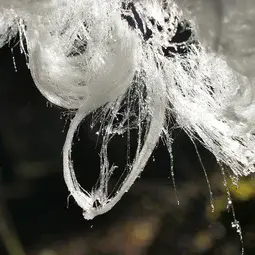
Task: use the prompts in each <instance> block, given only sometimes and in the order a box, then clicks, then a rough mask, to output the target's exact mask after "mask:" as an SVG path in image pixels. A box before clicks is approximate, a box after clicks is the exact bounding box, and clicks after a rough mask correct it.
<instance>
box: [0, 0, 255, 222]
mask: <svg viewBox="0 0 255 255" xmlns="http://www.w3.org/2000/svg"><path fill="white" fill-rule="evenodd" d="M237 2H238V3H237ZM239 2H240V3H239ZM0 13H1V15H0V47H2V46H4V45H5V44H7V43H8V42H9V41H10V40H11V39H12V38H14V37H18V38H19V40H20V43H19V45H20V48H21V50H22V52H23V53H24V55H25V57H26V59H27V65H28V68H29V69H30V71H31V75H32V77H33V80H34V83H35V85H36V86H37V88H38V89H39V91H40V92H41V93H42V95H43V96H45V97H46V98H47V99H48V100H49V101H50V102H51V103H53V104H55V105H57V106H60V107H63V108H65V109H68V110H72V111H74V112H75V115H74V117H73V119H72V120H71V123H70V127H69V130H68V133H67V136H66V141H65V144H64V148H63V163H64V164H63V168H64V178H65V182H66V184H67V187H68V189H69V191H70V194H71V195H72V196H73V197H74V199H75V200H76V202H77V204H78V205H79V206H80V207H81V208H82V209H83V215H84V217H85V218H86V219H92V218H94V217H95V216H97V215H100V214H103V213H105V212H107V211H109V210H110V209H111V208H112V207H113V206H114V205H115V204H116V203H117V202H118V201H119V200H120V199H121V197H122V196H123V195H124V194H125V192H127V191H128V190H129V188H130V187H131V186H132V184H133V183H134V181H135V180H136V178H137V177H138V176H139V175H140V174H141V172H142V171H143V169H144V167H145V166H146V163H147V161H148V159H149V158H150V156H151V154H152V152H153V150H154V148H155V146H156V145H157V143H158V141H159V139H164V141H167V142H166V145H167V146H168V147H169V148H168V149H169V152H170V151H171V132H172V128H173V127H172V125H171V122H170V120H172V119H175V121H176V123H177V126H178V127H181V128H182V129H183V130H185V131H186V133H187V134H188V135H189V136H190V137H191V138H192V139H197V140H199V141H200V142H201V143H202V144H203V145H204V146H205V147H206V148H207V149H208V150H209V151H211V152H212V153H213V154H214V155H215V157H216V159H217V161H218V162H220V163H223V164H226V165H227V166H229V167H230V168H231V169H232V171H233V173H234V174H235V175H237V176H242V175H245V176H247V175H249V174H250V173H253V172H255V168H254V163H255V148H254V147H255V135H254V130H253V129H254V121H255V101H254V91H255V90H254V74H255V72H254V71H253V68H254V66H255V65H254V63H255V58H254V54H255V42H254V40H253V38H254V33H255V32H254V31H255V30H254V27H255V2H254V1H253V0H242V1H234V0H233V1H231V0H228V1H219V0H218V1H216V0H215V1H214V0H176V1H173V0H168V1H167V0H133V1H126V0H111V1H106V0H44V1H39V0H38V1H37V0H1V1H0ZM99 108H100V111H101V114H100V115H99V116H101V122H102V123H104V127H103V128H102V129H101V133H102V137H103V142H102V150H101V154H100V160H101V167H100V175H99V181H98V182H97V184H96V185H95V187H94V188H93V189H92V191H85V190H84V189H83V188H82V187H81V186H80V184H79V183H78V181H77V179H76V176H75V172H74V167H73V162H72V157H71V154H72V144H73V138H74V135H75V133H76V131H77V129H78V127H79V125H80V124H81V122H82V121H83V120H84V118H85V117H86V116H87V115H88V114H90V113H92V112H94V111H95V110H97V109H99ZM95 121H97V120H95ZM131 129H136V130H137V131H138V135H137V148H136V152H135V156H134V158H133V159H130V163H129V164H128V165H127V167H126V169H123V171H124V170H125V171H127V172H128V174H127V175H126V177H125V178H124V179H123V180H122V183H120V185H119V186H118V187H117V190H116V192H115V193H113V194H111V195H110V192H109V191H108V183H109V181H110V178H111V175H112V173H113V172H114V169H115V167H116V166H115V165H111V164H110V163H109V161H108V157H107V148H108V144H109V142H110V140H111V139H112V138H113V137H114V136H115V135H119V134H123V133H125V132H129V131H130V130H131Z"/></svg>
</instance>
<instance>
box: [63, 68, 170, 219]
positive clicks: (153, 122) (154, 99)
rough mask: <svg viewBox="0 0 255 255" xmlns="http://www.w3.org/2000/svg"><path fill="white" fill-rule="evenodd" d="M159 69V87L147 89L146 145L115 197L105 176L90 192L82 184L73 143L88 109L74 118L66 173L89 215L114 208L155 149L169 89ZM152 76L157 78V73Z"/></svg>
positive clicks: (66, 152)
mask: <svg viewBox="0 0 255 255" xmlns="http://www.w3.org/2000/svg"><path fill="white" fill-rule="evenodd" d="M159 72H160V71H157V68H156V67H155V76H156V77H157V78H158V81H159V83H158V87H157V89H155V88H154V89H153V88H151V89H149V90H147V93H148V95H147V97H148V98H149V100H150V102H149V104H150V107H149V108H150V110H151V113H150V115H151V117H150V121H149V127H148V131H147V134H146V136H145V141H144V145H143V146H142V147H141V150H140V147H139V146H138V150H137V152H136V156H135V159H134V161H133V164H132V167H131V169H130V172H129V173H128V175H127V177H126V178H125V180H124V181H123V183H122V184H121V185H120V187H119V189H118V190H117V191H116V193H115V194H113V196H112V197H108V194H107V193H105V192H104V191H105V185H107V183H106V182H105V180H103V182H100V185H99V187H98V188H97V189H94V190H93V191H92V192H91V193H90V194H89V193H88V192H87V191H85V192H83V189H82V188H81V187H80V186H79V183H78V181H77V179H76V177H75V173H74V170H73V165H72V161H71V146H72V141H73V137H74V134H75V132H76V130H77V127H78V125H79V124H80V122H81V121H82V120H83V118H84V117H85V116H86V115H87V111H85V109H84V108H81V109H79V110H78V112H77V113H76V115H75V117H74V119H73V120H72V122H71V125H70V128H69V130H68V134H67V137H66V142H65V145H64V149H63V159H64V177H65V181H66V184H67V186H68V189H69V191H70V193H71V195H72V196H73V197H74V198H75V200H76V202H77V203H78V205H79V206H80V207H81V208H82V209H83V211H84V212H83V216H84V218H85V219H93V218H94V217H95V216H97V215H100V214H103V213H106V212H107V211H109V210H110V209H112V207H113V206H114V205H115V204H116V203H117V202H118V201H119V200H120V199H121V197H122V196H123V195H124V194H125V193H126V192H127V191H128V190H129V189H130V187H131V186H132V184H133V183H134V181H135V180H136V178H137V177H138V176H139V175H140V174H141V172H142V170H143V169H144V167H145V165H146V163H147V161H148V159H149V157H150V155H151V153H152V152H153V150H154V148H155V146H156V144H157V142H158V140H159V137H160V135H161V132H162V129H163V126H164V122H165V111H166V104H167V102H166V98H165V97H164V94H165V93H166V90H165V85H164V83H163V81H162V80H161V78H160V75H159V74H157V73H159ZM150 78H151V79H153V77H150ZM139 150H140V151H139ZM109 171H110V169H106V172H109ZM105 177H106V176H105V175H104V174H103V175H101V176H100V178H105ZM107 181H108V179H107ZM97 201H98V202H99V203H100V205H99V206H95V205H96V203H97Z"/></svg>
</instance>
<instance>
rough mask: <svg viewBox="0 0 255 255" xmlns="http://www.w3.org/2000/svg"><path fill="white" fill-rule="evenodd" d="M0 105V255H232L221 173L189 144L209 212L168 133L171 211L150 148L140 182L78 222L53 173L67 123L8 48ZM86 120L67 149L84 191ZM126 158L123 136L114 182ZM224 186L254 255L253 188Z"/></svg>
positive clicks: (91, 156)
mask: <svg viewBox="0 0 255 255" xmlns="http://www.w3.org/2000/svg"><path fill="white" fill-rule="evenodd" d="M12 46H14V45H12ZM13 58H15V65H16V68H15V65H14V62H13ZM0 105H1V107H0V254H1V255H7V254H8V255H25V254H26V255H140V254H148V255H168V254H172V255H175V254H176V255H182V254H183V255H184V254H215V255H216V254H217V255H220V254H222V255H223V254H224V255H235V254H238V255H239V254H241V241H240V237H239V235H238V234H237V232H236V230H235V229H234V228H232V227H231V222H232V221H233V216H232V213H231V210H229V209H227V194H226V189H225V188H224V185H223V176H222V173H221V170H220V168H219V166H217V164H216V162H215V159H214V157H213V156H212V155H211V154H210V153H209V152H208V151H206V150H205V149H204V148H203V147H202V146H200V145H199V144H197V146H198V151H199V153H200V155H201V158H202V161H203V164H204V166H205V168H206V170H207V173H208V176H209V179H210V183H211V186H212V191H213V198H214V205H215V211H214V213H213V212H212V209H211V205H210V196H209V191H208V185H207V183H206V178H205V176H204V173H203V169H202V167H201V164H200V162H199V159H198V156H197V154H196V151H195V149H194V146H193V144H192V142H191V141H190V140H189V138H188V137H187V136H186V135H185V133H184V132H183V131H182V130H178V129H177V130H175V132H174V134H173V136H174V143H173V156H174V171H175V178H176V185H177V192H178V197H179V201H180V205H178V204H177V200H176V196H175V191H174V189H173V184H172V180H171V174H170V159H169V155H168V152H167V149H166V148H165V147H164V146H163V144H162V143H159V145H158V147H157V149H156V150H155V152H154V154H153V156H152V157H151V159H150V161H149V162H148V165H147V167H146V169H145V170H144V172H143V174H142V176H141V178H139V179H138V180H137V181H136V182H135V184H134V185H133V187H132V188H131V190H130V192H128V193H127V194H126V195H125V196H124V197H123V199H122V200H121V201H120V202H119V203H118V204H117V206H116V207H114V209H112V210H111V211H110V212H108V213H107V214H105V215H102V216H99V217H97V218H96V219H94V220H92V221H86V220H84V219H83V217H82V211H81V209H80V208H79V207H78V206H77V205H76V204H75V202H74V201H73V199H72V198H70V200H69V203H68V195H69V193H68V191H67V188H66V186H65V183H64V180H63V174H62V146H63V143H64V140H65V134H66V131H67V129H68V125H69V120H70V117H71V116H72V114H71V113H69V112H67V111H66V110H64V109H60V108H58V107H55V106H52V105H51V104H50V103H48V102H47V101H46V100H45V99H44V97H43V96H42V95H41V94H40V93H39V91H38V90H37V89H36V87H35V85H34V84H33V81H32V78H31V76H30V72H29V70H28V68H27V66H26V62H25V58H24V56H23V55H22V54H21V53H20V49H19V47H18V46H17V47H14V48H13V54H12V51H11V48H10V47H9V46H6V47H4V48H2V49H1V50H0ZM90 121H91V116H88V117H87V119H86V121H85V122H84V123H83V124H82V126H81V128H80V133H79V138H80V139H79V140H78V139H77V141H76V143H75V146H74V150H73V157H74V162H75V170H76V172H77V176H78V179H79V181H80V182H81V183H82V185H83V186H84V187H85V188H88V189H90V188H91V187H92V185H93V184H94V183H95V182H96V179H97V176H98V174H99V156H98V154H99V152H100V140H101V138H100V137H98V136H96V134H95V130H91V129H90ZM131 135H132V136H133V137H135V133H132V134H131ZM133 140H135V139H133ZM125 151H126V139H125V137H123V138H122V137H119V138H116V139H115V140H114V141H113V143H112V145H111V146H110V151H109V155H110V158H111V159H112V161H114V162H115V163H116V164H117V165H119V170H118V171H119V173H120V172H121V169H123V166H124V160H122V159H124V158H125ZM226 172H228V171H227V170H226ZM227 178H228V179H230V178H229V177H227ZM229 183H230V184H229V189H230V191H231V195H232V198H233V201H234V206H235V211H236V217H237V220H239V221H240V224H241V227H242V234H243V238H244V247H245V254H251V255H254V254H255V217H253V216H254V212H255V181H254V179H253V178H252V177H249V178H247V179H242V180H240V181H239V187H238V189H237V188H236V186H234V185H232V184H231V182H229ZM68 205H69V206H68ZM67 207H68V208H67Z"/></svg>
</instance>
